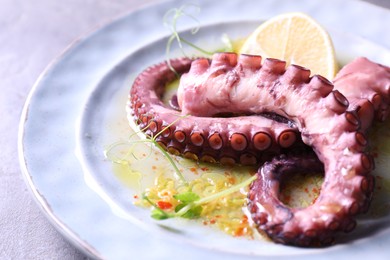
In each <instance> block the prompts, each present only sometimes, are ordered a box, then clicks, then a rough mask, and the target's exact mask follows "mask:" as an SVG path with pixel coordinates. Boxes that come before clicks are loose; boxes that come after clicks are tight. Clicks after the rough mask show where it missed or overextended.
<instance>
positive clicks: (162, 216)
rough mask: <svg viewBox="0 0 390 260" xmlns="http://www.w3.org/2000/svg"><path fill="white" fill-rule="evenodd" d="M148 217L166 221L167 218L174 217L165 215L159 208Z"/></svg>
mask: <svg viewBox="0 0 390 260" xmlns="http://www.w3.org/2000/svg"><path fill="white" fill-rule="evenodd" d="M150 216H151V217H152V218H154V219H156V220H164V219H168V218H173V217H174V216H172V214H168V213H166V212H165V211H163V210H162V209H160V208H155V209H153V210H152V213H151V214H150Z"/></svg>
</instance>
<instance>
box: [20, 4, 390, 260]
mask: <svg viewBox="0 0 390 260" xmlns="http://www.w3.org/2000/svg"><path fill="white" fill-rule="evenodd" d="M191 2H193V1H191ZM185 3H187V1H168V2H163V3H161V4H159V5H154V6H150V7H149V8H145V9H142V10H138V11H136V12H133V13H130V14H128V15H126V16H125V17H123V18H121V19H119V20H117V21H115V22H113V23H111V24H109V25H107V26H106V27H104V28H102V29H100V30H98V31H97V32H95V33H93V34H92V35H89V36H88V37H85V38H84V39H82V40H80V41H78V42H76V43H75V44H73V45H72V46H71V47H70V48H69V49H68V50H67V51H66V52H65V53H64V54H63V55H62V56H61V57H59V58H58V59H57V60H56V61H55V62H53V63H52V64H51V65H50V66H49V67H48V69H47V70H46V71H45V72H44V73H43V74H42V75H41V77H40V78H39V80H38V81H37V83H36V84H35V86H34V87H33V89H32V91H31V93H30V95H29V97H28V100H27V102H26V105H25V108H24V112H23V115H22V118H21V124H20V136H19V149H20V163H21V167H22V170H23V173H24V176H25V179H26V181H27V183H28V185H29V187H30V188H31V191H32V193H33V196H34V197H35V198H36V200H37V202H38V203H39V205H40V207H41V208H42V210H43V212H44V213H45V214H46V215H47V217H48V218H49V219H50V220H51V222H52V223H53V225H54V226H55V227H56V228H57V229H58V230H59V231H60V232H61V233H62V234H63V235H64V236H65V237H66V238H68V239H69V240H70V241H71V242H72V243H73V244H75V245H76V246H77V247H79V248H80V249H82V250H83V251H84V252H86V253H87V254H89V255H90V256H93V257H97V258H106V259H168V258H170V259H174V258H178V257H181V258H183V259H202V258H205V257H207V258H210V259H247V258H263V259H264V258H277V259H287V258H289V259H290V258H295V257H296V258H299V259H309V258H312V257H316V258H317V259H329V258H330V257H332V258H333V259H345V258H346V257H353V258H355V259H363V258H368V257H375V259H385V257H386V256H388V255H390V247H389V246H388V245H390V206H389V201H390V199H387V198H388V197H386V196H388V195H389V194H390V191H389V190H387V191H386V189H385V188H382V190H381V192H379V193H378V194H379V195H378V197H379V198H378V199H377V201H378V203H374V205H373V207H374V208H375V207H383V208H382V211H380V213H378V214H379V215H378V216H376V217H375V218H374V217H373V218H368V217H363V218H361V219H360V220H359V223H360V225H359V228H358V229H357V230H356V231H355V233H354V234H352V235H351V236H348V238H346V239H344V240H342V241H341V243H340V244H338V245H335V246H332V247H329V248H323V249H302V248H295V247H289V246H283V245H277V244H274V243H272V242H269V241H265V240H264V241H263V240H246V239H237V238H233V237H229V236H227V235H224V234H221V233H219V232H216V231H215V230H211V229H209V228H206V227H200V226H199V225H198V224H197V223H193V222H187V221H183V220H178V219H173V220H169V221H167V222H162V223H161V222H155V221H153V220H152V219H151V218H150V217H149V212H148V211H147V210H145V209H142V208H138V207H135V206H134V205H133V204H132V197H133V195H134V193H135V191H134V189H132V188H131V187H128V186H127V185H125V184H124V183H123V181H121V180H120V179H118V178H116V177H115V174H114V173H113V170H112V165H111V163H110V162H109V161H107V160H106V159H105V157H104V155H103V151H104V149H106V148H107V146H108V145H110V144H112V143H114V142H115V141H117V140H121V139H125V138H126V137H128V136H129V134H130V132H131V130H130V127H129V126H128V124H127V120H126V111H125V104H126V100H127V95H128V91H129V89H130V86H131V80H132V79H133V78H134V77H135V75H136V74H137V73H139V72H140V71H142V70H143V69H144V68H146V67H147V66H149V65H152V64H154V63H157V62H161V61H163V60H164V59H165V46H166V41H167V37H168V35H169V31H168V30H167V29H166V28H164V27H163V23H162V17H163V16H164V14H165V12H166V11H168V10H169V9H171V8H174V7H180V6H182V5H183V4H185ZM196 3H197V4H198V5H199V6H200V9H201V12H200V13H199V15H198V17H197V18H198V20H199V22H200V27H201V28H200V31H199V32H198V34H196V35H194V36H192V35H191V34H190V32H189V31H188V30H189V29H190V28H191V27H193V26H196V24H194V23H193V22H192V21H190V20H185V19H184V20H182V22H181V23H180V30H182V31H183V33H184V34H187V35H188V37H192V38H191V40H192V41H195V42H196V43H198V44H199V45H201V46H207V47H208V48H210V49H213V48H217V47H220V46H221V45H222V44H221V36H222V35H223V34H224V33H226V34H228V35H229V37H231V38H233V39H238V38H240V37H245V36H247V35H248V34H249V33H250V32H251V31H252V30H253V29H254V28H256V27H257V26H258V25H259V24H260V23H261V21H264V20H265V19H267V18H270V17H272V16H274V15H277V14H280V13H285V12H292V11H302V12H305V13H307V14H309V15H311V16H312V17H314V18H315V19H316V20H317V21H318V22H319V23H321V24H322V25H323V26H324V27H325V28H326V29H327V30H328V31H329V32H330V34H331V36H332V38H333V41H334V44H335V48H336V53H337V57H338V59H339V60H340V62H341V63H345V62H348V61H350V60H351V59H353V58H354V57H357V56H366V57H369V58H371V59H373V60H375V61H377V62H381V63H385V64H386V63H387V65H389V62H390V51H389V50H388V49H389V48H390V34H388V33H386V32H387V31H388V28H387V27H386V25H389V24H390V13H389V11H388V10H385V9H381V8H378V7H375V6H372V5H370V4H367V3H364V2H360V1H352V0H350V1H337V0H328V1H314V0H301V1H288V0H263V1H255V0H224V1H207V0H200V1H196ZM362 14H364V18H363V16H362ZM173 55H176V56H179V55H180V52H177V51H176V52H174V53H173ZM382 141H383V140H382ZM389 156H390V154H389V153H383V154H382V155H381V157H380V158H379V159H378V162H379V167H378V169H379V170H377V174H378V175H381V174H382V178H383V179H385V181H387V182H389V179H390V176H386V175H385V170H383V169H386V167H388V166H389V165H388V163H389V162H388V161H389V160H388V157H389ZM161 163H164V162H161ZM140 167H141V166H140ZM143 167H144V168H142V167H141V171H142V169H143V172H144V174H146V175H147V174H149V173H150V172H148V165H147V163H146V164H145V165H144V166H143ZM138 170H140V169H138ZM378 212H379V211H378Z"/></svg>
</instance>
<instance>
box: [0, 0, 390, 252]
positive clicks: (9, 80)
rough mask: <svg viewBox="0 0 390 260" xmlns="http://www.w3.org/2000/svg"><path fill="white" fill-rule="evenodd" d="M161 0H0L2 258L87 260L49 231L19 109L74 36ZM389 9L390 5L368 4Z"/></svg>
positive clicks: (388, 0)
mask: <svg viewBox="0 0 390 260" xmlns="http://www.w3.org/2000/svg"><path fill="white" fill-rule="evenodd" d="M158 1H159V0H116V1H110V0H66V1H52V0H34V1H28V0H0V87H1V94H0V147H1V152H0V259H85V258H86V257H85V256H84V254H83V253H81V252H79V251H78V250H77V249H75V248H74V247H73V246H72V245H70V244H69V243H68V242H67V241H65V240H64V239H63V238H62V236H61V235H60V234H59V233H58V232H57V231H56V230H55V229H54V228H53V227H52V226H51V224H50V223H49V221H48V220H47V219H46V218H45V217H44V215H43V214H42V213H41V212H40V210H39V207H38V206H37V204H36V203H35V201H34V199H33V197H32V195H31V194H30V192H29V190H28V188H27V185H26V184H25V183H24V180H23V178H22V174H21V171H20V168H19V163H18V155H17V145H16V144H17V131H18V123H19V117H20V114H21V110H22V106H23V104H24V101H25V99H26V97H27V94H28V92H29V91H30V89H31V87H32V85H33V84H34V82H35V80H36V79H37V77H38V76H39V74H40V73H41V72H42V71H43V70H44V68H45V67H46V66H47V65H48V64H49V63H50V61H51V60H53V59H54V58H55V57H56V56H58V55H59V54H60V53H61V52H62V51H63V50H64V49H65V48H66V47H67V46H68V45H69V44H70V43H72V42H73V41H74V40H75V39H77V38H78V37H80V36H82V35H85V34H87V33H88V32H91V31H93V30H94V29H96V28H98V27H100V26H102V25H104V24H107V23H109V22H110V21H111V20H112V19H115V18H116V17H119V16H121V15H124V14H126V13H128V12H130V11H132V10H134V9H136V8H140V7H142V6H145V5H148V4H152V3H156V2H158ZM367 1H369V2H373V3H375V4H378V5H381V6H383V7H386V8H390V0H367Z"/></svg>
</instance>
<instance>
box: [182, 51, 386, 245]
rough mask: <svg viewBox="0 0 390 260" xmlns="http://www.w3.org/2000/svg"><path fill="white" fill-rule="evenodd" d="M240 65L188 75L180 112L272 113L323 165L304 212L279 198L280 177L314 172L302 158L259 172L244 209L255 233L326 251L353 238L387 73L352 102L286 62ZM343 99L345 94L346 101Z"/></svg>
mask: <svg viewBox="0 0 390 260" xmlns="http://www.w3.org/2000/svg"><path fill="white" fill-rule="evenodd" d="M228 55H229V59H230V60H233V58H232V57H231V54H228ZM223 56H225V54H223V53H222V54H216V55H215V56H214V57H215V58H216V59H217V60H223ZM241 61H242V59H240V58H239V59H238V64H235V63H232V64H233V65H232V64H230V65H229V66H227V67H225V71H224V73H223V74H218V75H216V76H215V75H214V74H213V73H214V67H213V66H212V64H213V61H212V62H211V66H210V68H209V69H208V70H203V72H202V73H198V74H196V78H197V80H194V78H193V77H194V75H193V74H191V72H190V73H188V74H185V75H183V76H182V80H181V82H180V86H179V90H178V103H179V106H180V107H181V109H182V111H185V112H188V113H194V114H195V115H197V116H199V117H202V116H212V115H213V114H218V113H244V114H245V113H247V114H261V113H264V112H276V113H278V114H280V115H282V116H285V117H287V118H289V119H291V120H292V121H294V123H295V124H296V125H297V126H298V128H299V130H300V131H301V133H302V140H303V141H304V142H305V143H306V144H307V145H310V146H312V148H313V149H314V151H315V153H316V154H317V156H318V159H319V160H320V161H321V162H322V163H323V164H324V171H325V176H324V183H323V185H322V188H321V193H320V195H319V197H318V199H317V200H316V202H315V203H314V204H312V205H310V206H309V207H306V208H289V207H286V206H285V205H283V203H282V202H280V200H279V198H278V193H279V183H280V178H281V177H280V176H282V175H283V176H284V175H286V174H288V173H289V172H290V171H292V170H295V171H296V170H298V169H299V170H312V168H313V165H312V164H310V165H308V166H307V165H306V166H305V165H303V163H304V162H303V161H302V158H300V159H299V158H298V159H294V160H293V162H292V163H290V164H291V168H286V167H277V168H275V166H276V165H279V164H280V163H279V162H280V159H276V160H274V161H273V162H271V163H267V164H265V165H264V166H263V167H262V168H260V170H259V172H258V178H257V180H255V181H254V182H253V184H252V186H251V189H250V191H249V195H248V197H249V204H248V207H249V210H250V212H252V218H253V220H254V222H255V223H256V224H257V225H258V228H259V229H261V230H264V231H265V232H266V233H267V234H268V236H270V237H271V238H272V239H273V240H275V241H277V242H281V243H287V244H293V245H298V246H299V245H302V246H324V245H328V244H330V243H332V242H333V241H334V235H335V233H336V232H338V231H345V232H349V231H351V230H352V229H353V228H354V227H355V225H356V221H355V220H354V218H353V216H354V215H356V214H358V213H360V212H364V211H365V210H367V208H368V205H369V203H370V200H371V197H372V192H373V182H374V181H373V178H372V176H371V175H370V171H371V170H372V169H373V167H374V164H373V160H372V158H371V157H370V155H368V154H366V153H365V148H366V145H367V140H366V137H365V135H364V132H365V131H366V129H367V128H368V127H369V125H370V124H371V122H370V120H371V119H370V118H371V117H370V116H369V113H370V111H371V113H372V112H373V111H375V112H376V113H377V115H379V118H382V117H383V115H384V114H386V113H388V111H387V110H386V109H387V106H386V104H387V103H386V101H385V100H388V98H389V81H390V79H389V77H388V75H387V74H388V71H387V69H386V68H385V69H384V71H385V72H384V74H386V75H382V77H381V80H382V81H381V82H380V85H372V86H370V85H368V84H367V83H368V82H363V83H362V84H363V85H364V87H365V88H364V87H363V86H362V87H360V89H359V90H361V91H362V92H364V94H365V95H367V96H362V95H359V96H358V97H356V98H355V97H354V96H353V94H352V93H355V92H356V89H355V90H354V91H351V92H348V91H347V90H348V88H346V87H345V86H344V85H345V82H344V83H343V84H341V83H340V85H338V83H337V82H340V81H341V80H340V79H338V81H336V82H335V83H337V87H338V88H336V87H334V86H333V84H332V83H331V82H329V81H328V80H326V79H325V78H323V77H321V76H314V77H312V78H309V79H307V77H306V76H305V75H304V76H302V74H304V72H302V70H300V69H297V68H296V67H295V66H289V67H288V68H287V69H285V68H284V65H285V63H284V62H282V61H278V60H275V59H266V60H265V61H264V63H263V65H262V66H261V67H260V68H259V69H257V71H256V72H253V71H250V72H248V71H245V69H243V67H244V66H241V65H240V62H241ZM234 64H235V65H234ZM376 66H377V65H376ZM219 67H220V66H219ZM374 67H375V66H374ZM346 69H348V67H347V68H346ZM375 69H377V67H375ZM371 72H372V71H371ZM294 73H298V74H299V75H294ZM209 75H213V76H212V77H209ZM248 75H250V76H248ZM341 75H343V74H342V73H341ZM348 75H349V74H348ZM340 77H341V76H340ZM348 77H350V76H348ZM232 79H234V80H232ZM367 86H368V87H367ZM215 93H217V95H215ZM342 93H347V94H348V95H349V97H348V99H347V98H346V97H345V96H344V95H343V94H342ZM378 95H379V96H380V99H379V98H378ZM370 97H375V98H376V102H379V101H380V102H384V103H380V104H379V105H377V106H376V107H377V110H375V109H374V106H373V105H372V106H370V105H366V103H367V102H370V101H368V100H369V99H370ZM205 100H206V101H207V102H205ZM350 100H351V101H352V102H350ZM378 100H379V101H378ZM356 104H359V106H358V107H357V106H356ZM361 121H363V123H362V122H361ZM344 140H346V141H344ZM289 160H290V159H289ZM289 160H284V162H283V163H284V164H285V163H286V162H287V163H288V162H291V161H289ZM293 166H294V167H293ZM278 176H279V177H278Z"/></svg>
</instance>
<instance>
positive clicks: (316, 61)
mask: <svg viewBox="0 0 390 260" xmlns="http://www.w3.org/2000/svg"><path fill="white" fill-rule="evenodd" d="M239 52H240V53H245V54H253V55H261V56H263V57H264V58H276V59H281V60H284V61H286V62H287V64H288V65H289V64H296V65H300V66H303V67H306V68H308V69H310V70H311V72H312V74H319V75H321V76H324V77H326V78H328V79H330V80H332V79H333V77H334V76H335V74H336V72H337V70H338V64H337V61H336V58H335V51H334V48H333V43H332V40H331V38H330V36H329V34H328V33H327V32H326V31H325V30H324V29H323V28H322V27H321V25H319V24H318V23H317V22H316V21H314V20H313V19H312V18H311V17H309V16H308V15H306V14H303V13H287V14H282V15H278V16H275V17H274V18H271V19H270V20H267V21H266V22H264V23H263V24H261V25H260V26H259V27H258V28H257V29H256V30H255V31H254V32H253V33H252V34H251V35H250V36H249V37H248V38H247V39H246V41H245V42H244V44H243V45H242V47H241V49H240V50H239Z"/></svg>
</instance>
